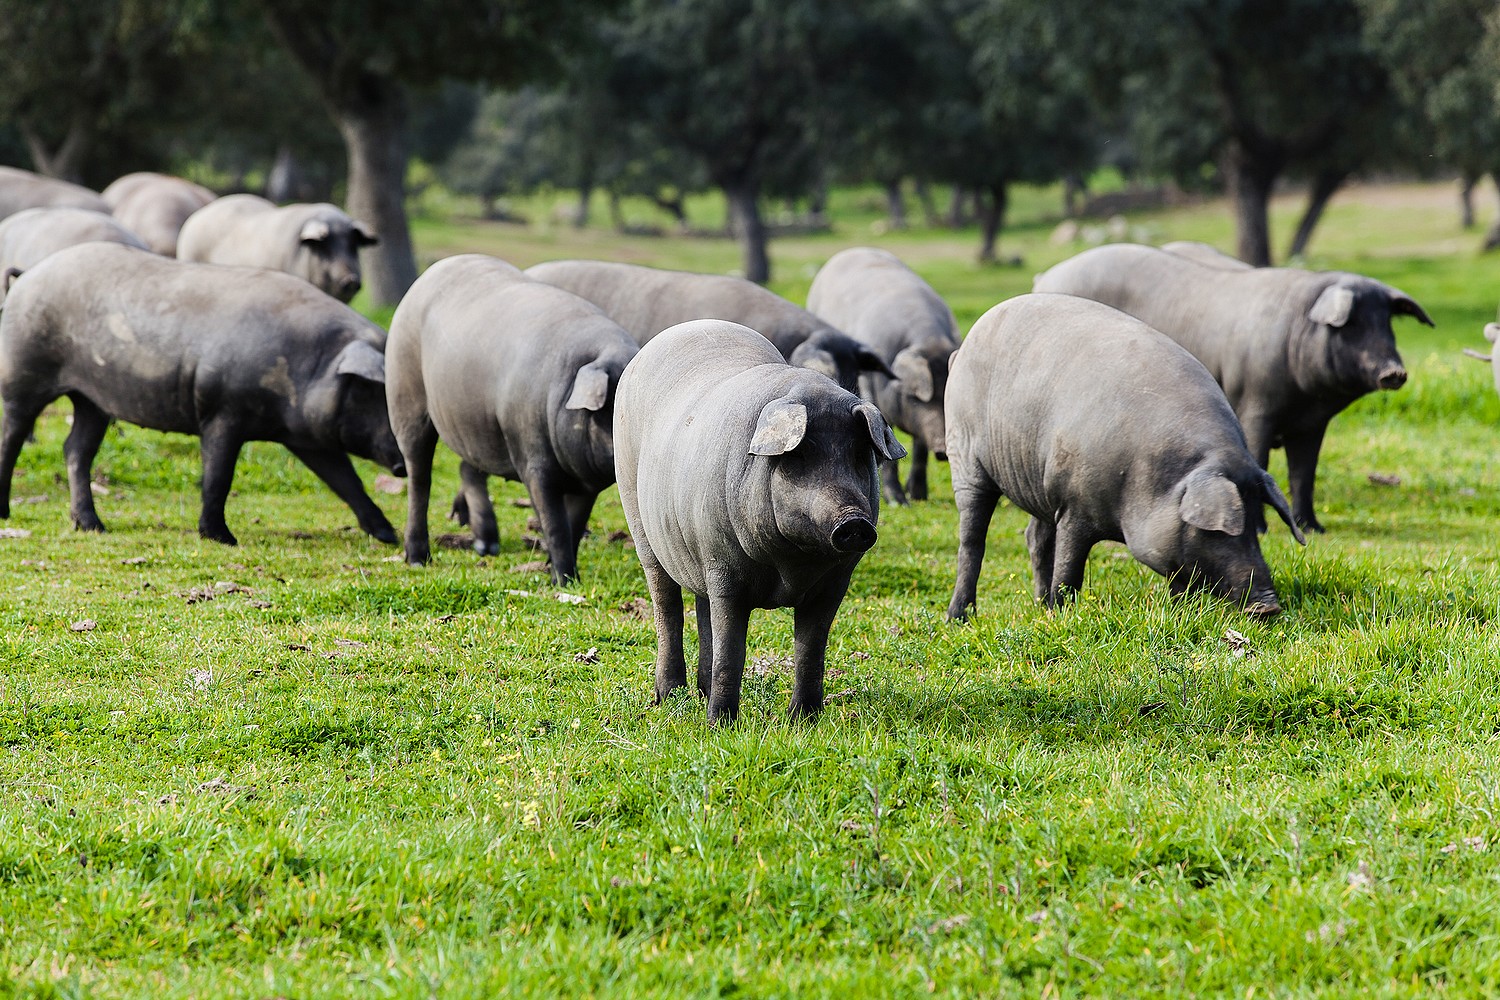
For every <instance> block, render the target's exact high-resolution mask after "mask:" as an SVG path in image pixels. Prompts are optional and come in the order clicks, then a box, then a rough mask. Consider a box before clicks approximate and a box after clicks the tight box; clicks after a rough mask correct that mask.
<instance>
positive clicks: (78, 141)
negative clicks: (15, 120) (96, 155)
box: [19, 119, 93, 184]
mask: <svg viewBox="0 0 1500 1000" xmlns="http://www.w3.org/2000/svg"><path fill="white" fill-rule="evenodd" d="M19 131H20V133H21V138H22V140H24V141H25V143H26V151H27V152H29V153H30V154H31V163H32V165H33V166H34V167H36V172H37V173H39V174H45V175H46V176H48V177H56V178H58V179H59V180H65V181H71V182H72V183H74V184H79V183H82V181H83V157H84V154H85V153H87V152H88V148H89V145H90V143H91V142H92V140H93V130H92V129H90V128H89V127H88V126H87V125H86V124H84V123H83V122H82V121H81V120H77V119H75V120H74V121H73V123H72V124H71V125H69V126H68V134H67V135H66V136H64V137H63V141H62V143H61V144H59V145H58V147H57V148H56V149H55V150H54V149H48V148H47V141H46V140H45V139H43V138H42V136H41V133H40V132H38V131H36V129H34V128H33V127H32V126H31V125H30V124H29V123H27V122H25V121H23V122H21V123H20V125H19Z"/></svg>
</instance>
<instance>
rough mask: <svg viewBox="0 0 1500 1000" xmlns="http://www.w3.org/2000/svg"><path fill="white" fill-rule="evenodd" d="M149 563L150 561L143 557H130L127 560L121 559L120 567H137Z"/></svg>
mask: <svg viewBox="0 0 1500 1000" xmlns="http://www.w3.org/2000/svg"><path fill="white" fill-rule="evenodd" d="M149 561H150V560H148V559H147V558H146V557H145V556H131V557H130V558H129V559H121V560H120V565H121V566H139V565H141V564H142V563H145V562H149Z"/></svg>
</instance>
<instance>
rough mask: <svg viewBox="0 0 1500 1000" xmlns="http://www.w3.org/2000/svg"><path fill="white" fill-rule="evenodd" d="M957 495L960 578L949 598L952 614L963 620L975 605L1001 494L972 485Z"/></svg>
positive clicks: (958, 619)
mask: <svg viewBox="0 0 1500 1000" xmlns="http://www.w3.org/2000/svg"><path fill="white" fill-rule="evenodd" d="M954 499H955V500H956V501H957V502H958V578H957V579H956V580H955V581H954V584H953V600H951V601H949V602H948V618H949V620H951V621H963V620H964V619H965V618H967V617H969V609H970V608H972V607H974V598H975V591H976V589H977V588H978V586H979V567H980V566H981V565H982V564H983V563H984V546H985V536H986V535H987V534H988V533H989V530H990V518H991V517H992V516H993V515H994V513H995V504H997V503H999V502H1000V494H999V493H998V492H995V491H993V490H980V489H972V488H971V489H966V490H961V491H959V492H957V493H956V494H955V495H954Z"/></svg>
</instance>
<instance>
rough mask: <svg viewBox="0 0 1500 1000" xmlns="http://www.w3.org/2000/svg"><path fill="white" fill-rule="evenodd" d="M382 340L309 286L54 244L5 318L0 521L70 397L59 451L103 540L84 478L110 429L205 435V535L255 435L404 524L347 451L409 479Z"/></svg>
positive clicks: (132, 252) (379, 517)
mask: <svg viewBox="0 0 1500 1000" xmlns="http://www.w3.org/2000/svg"><path fill="white" fill-rule="evenodd" d="M384 349H385V331H384V330H382V329H381V328H380V327H378V326H376V325H375V324H374V323H371V322H370V321H369V320H367V319H365V318H364V317H363V316H361V315H360V314H359V313H357V312H355V311H354V310H353V309H350V308H349V307H348V306H345V305H343V304H341V303H339V302H335V301H334V300H333V299H331V298H329V297H328V296H326V295H324V294H323V293H322V292H319V291H318V290H317V289H315V288H313V287H311V286H310V285H308V284H307V283H306V282H303V281H301V280H300V279H297V278H293V277H291V276H290V275H285V274H281V273H279V272H276V271H266V270H260V269H257V268H240V267H222V266H216V265H208V264H186V263H182V262H180V261H175V260H171V259H170V258H167V257H160V256H158V255H156V254H153V253H151V252H149V251H147V250H141V249H137V248H135V247H127V246H122V245H120V244H118V243H82V244H79V245H78V246H75V247H69V248H67V249H66V250H59V251H58V252H57V253H54V254H52V255H51V256H50V257H48V258H47V259H46V260H43V261H42V262H41V263H40V264H38V265H36V267H34V268H32V269H31V270H29V271H27V272H26V273H25V274H23V275H21V277H20V278H19V279H18V280H17V281H16V283H15V284H14V285H13V286H12V287H11V290H10V295H9V297H8V298H7V299H6V302H5V309H4V311H3V312H0V399H3V400H4V403H5V416H4V423H3V426H0V517H8V516H9V515H10V483H11V474H12V473H13V472H14V470H15V466H16V459H17V457H18V455H19V453H20V451H21V445H22V443H23V442H24V441H25V440H26V436H27V435H28V434H29V433H30V432H31V428H32V426H33V425H34V424H35V423H36V418H37V416H38V414H40V413H41V412H42V409H43V408H44V407H45V406H47V404H48V403H50V402H52V401H53V400H54V399H57V398H58V397H59V396H67V397H68V398H69V399H71V400H72V402H73V429H72V432H71V433H69V435H68V439H67V441H66V443H65V444H64V446H63V451H64V453H65V454H66V456H67V465H68V489H69V491H70V492H71V494H72V505H71V513H72V517H73V523H74V525H75V526H77V527H78V528H80V529H82V530H84V531H103V530H104V525H103V524H102V523H101V522H100V520H99V516H98V514H97V512H96V511H95V509H94V498H93V493H92V492H91V490H90V489H89V474H90V469H91V467H92V465H93V461H94V455H95V453H96V452H97V451H98V450H99V445H100V443H101V442H102V441H103V440H104V433H105V430H106V429H107V428H108V426H109V422H110V421H111V420H125V421H128V422H130V423H133V424H139V425H140V426H142V427H149V428H152V429H155V430H161V431H172V432H176V433H179V434H195V435H198V436H199V437H201V438H202V452H203V486H202V494H203V506H202V512H201V514H200V516H199V519H198V534H199V535H201V536H202V537H204V538H206V539H208V540H210V541H215V542H223V543H224V544H226V545H234V544H235V543H236V540H235V537H234V535H233V534H232V533H231V532H230V530H229V526H228V525H227V524H226V523H225V521H224V501H225V499H226V498H227V497H228V496H229V488H230V484H231V483H232V482H233V479H234V464H235V460H236V459H237V457H238V456H239V453H240V447H241V446H242V445H243V444H244V443H245V442H246V441H277V442H280V443H281V444H284V445H286V447H287V448H288V450H290V451H291V453H292V454H293V455H296V456H297V457H298V458H299V459H301V460H302V462H303V463H304V464H305V465H307V467H308V468H310V469H311V470H312V471H313V472H314V473H315V474H317V476H318V478H319V479H321V480H323V482H325V483H327V484H328V486H329V487H330V488H331V489H332V490H333V492H334V493H336V494H337V495H338V497H339V499H341V500H343V501H344V503H346V504H348V505H349V507H350V509H352V510H353V511H354V514H355V517H356V518H357V519H358V521H359V526H360V527H361V528H363V529H364V530H365V531H366V532H367V533H369V534H371V535H373V536H374V537H375V538H377V539H379V540H380V541H382V542H386V543H390V544H394V543H395V541H396V532H395V529H393V528H392V527H391V524H390V522H389V521H387V520H386V518H385V515H384V514H382V513H381V512H380V509H379V508H378V507H376V506H375V504H374V502H373V501H371V499H370V498H369V496H368V495H367V494H366V493H365V491H364V487H363V486H362V485H361V483H360V480H359V476H358V474H357V473H356V472H355V471H354V466H353V465H352V464H351V463H350V461H349V456H348V454H347V453H349V452H352V453H353V454H355V455H359V456H361V457H363V458H368V459H371V460H372V461H375V462H379V463H380V464H382V465H385V466H387V467H388V468H390V469H391V471H392V472H394V473H395V474H396V475H398V476H399V475H404V474H405V469H404V468H403V466H402V464H401V451H400V449H399V448H398V447H397V446H396V438H395V435H394V434H392V433H391V426H390V418H389V417H388V416H387V414H386V405H385V384H384V381H385V355H384Z"/></svg>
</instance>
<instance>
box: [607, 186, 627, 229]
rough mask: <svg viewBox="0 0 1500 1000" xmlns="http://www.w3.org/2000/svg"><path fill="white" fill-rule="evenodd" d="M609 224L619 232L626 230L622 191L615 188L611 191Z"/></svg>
mask: <svg viewBox="0 0 1500 1000" xmlns="http://www.w3.org/2000/svg"><path fill="white" fill-rule="evenodd" d="M609 224H610V225H611V226H614V227H615V232H617V233H623V232H624V231H625V209H624V207H623V206H622V205H621V204H620V192H618V191H616V190H614V189H613V188H611V189H610V191H609Z"/></svg>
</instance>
